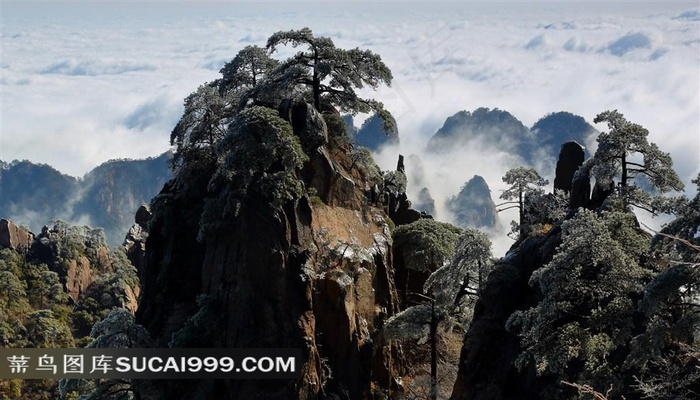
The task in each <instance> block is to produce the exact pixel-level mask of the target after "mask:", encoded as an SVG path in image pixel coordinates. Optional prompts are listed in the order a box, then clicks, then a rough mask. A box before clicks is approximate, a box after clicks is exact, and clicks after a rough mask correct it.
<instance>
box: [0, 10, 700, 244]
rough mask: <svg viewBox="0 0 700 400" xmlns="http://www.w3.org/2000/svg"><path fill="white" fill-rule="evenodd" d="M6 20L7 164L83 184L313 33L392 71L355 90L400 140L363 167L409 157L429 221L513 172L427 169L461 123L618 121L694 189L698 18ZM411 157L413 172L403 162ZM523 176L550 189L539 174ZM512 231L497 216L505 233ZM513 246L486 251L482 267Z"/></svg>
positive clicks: (161, 16)
mask: <svg viewBox="0 0 700 400" xmlns="http://www.w3.org/2000/svg"><path fill="white" fill-rule="evenodd" d="M3 14H4V15H3V19H2V37H1V40H2V51H3V57H2V62H1V64H0V68H1V71H2V78H1V79H0V87H1V88H2V126H1V129H2V131H1V134H0V140H1V145H0V159H2V160H3V161H10V160H13V159H28V160H30V161H33V162H37V163H46V164H49V165H52V166H53V167H55V168H57V169H58V170H59V171H61V172H64V173H68V174H70V175H73V176H82V175H83V174H85V173H86V172H87V171H89V170H90V169H92V168H94V167H95V166H97V165H99V164H100V163H102V162H104V161H106V160H108V159H114V158H127V157H128V158H145V157H149V156H157V155H159V154H162V153H163V152H164V151H166V150H168V149H169V143H168V139H169V135H170V131H171V130H172V128H173V127H174V125H175V124H176V122H177V120H178V119H179V117H180V115H181V113H182V109H183V106H182V102H183V99H184V98H185V97H186V96H187V95H188V94H189V93H191V92H192V91H194V90H195V89H196V88H197V87H198V86H199V85H200V84H202V83H204V82H205V81H211V80H213V79H216V78H217V77H218V76H219V72H218V71H219V69H220V68H221V67H222V66H223V64H224V63H225V62H227V61H229V60H230V59H231V58H233V56H234V55H235V54H236V53H237V52H238V51H239V50H240V49H242V48H243V47H245V46H246V45H249V44H257V45H260V46H264V45H265V41H266V39H267V37H268V36H269V35H270V34H272V33H273V32H276V31H279V30H287V29H299V28H301V27H304V26H308V27H310V28H311V29H312V30H313V31H314V33H315V34H316V35H318V36H328V37H330V38H332V39H333V41H334V42H335V44H336V45H337V46H338V47H342V48H354V47H360V48H362V49H369V50H371V51H373V52H375V53H377V54H380V55H381V57H382V60H383V61H384V62H385V63H386V64H387V65H388V66H389V67H390V68H391V70H392V73H393V76H394V81H393V83H392V86H391V87H389V88H387V87H381V88H380V89H379V90H378V91H376V92H372V91H363V94H364V95H366V96H368V97H374V98H376V99H377V100H379V101H382V102H383V103H384V104H385V106H386V108H387V109H388V110H389V111H391V112H392V114H393V115H394V117H395V118H396V120H397V124H398V128H399V135H400V144H399V145H398V146H390V147H387V148H384V149H383V150H382V151H380V152H379V153H377V154H375V160H376V161H377V162H378V163H379V165H380V166H381V167H382V169H393V168H394V166H395V165H396V160H397V158H398V155H399V154H403V155H404V156H406V157H407V160H409V163H407V165H406V169H407V173H408V175H409V182H412V181H413V182H414V183H415V184H414V185H410V184H409V188H408V193H409V198H411V199H413V198H415V197H416V196H417V194H418V191H419V190H420V189H421V186H422V185H425V186H427V187H428V188H429V189H430V192H431V194H432V196H433V198H434V199H435V200H436V207H437V214H438V216H439V217H440V218H441V219H445V220H450V219H451V218H452V217H451V216H450V213H449V212H448V211H447V210H446V209H445V201H446V200H448V199H449V198H451V197H452V196H454V195H455V194H457V193H458V192H459V190H460V188H461V187H462V186H463V185H464V184H465V182H466V181H467V180H469V179H470V178H471V177H472V176H474V175H481V176H483V177H484V178H485V179H486V181H487V183H488V184H489V186H490V188H491V191H492V197H493V198H494V200H496V201H497V198H498V195H499V194H500V191H501V190H503V189H504V188H505V186H504V185H503V183H502V182H501V177H502V176H503V175H504V173H505V171H507V170H508V169H509V168H512V167H515V166H518V165H519V164H520V163H522V160H521V159H519V158H518V157H517V155H514V154H513V152H512V151H511V150H509V148H508V143H492V142H484V141H482V140H471V141H467V142H465V143H463V144H462V145H461V146H460V147H459V148H458V149H456V150H455V151H451V152H449V153H447V154H441V155H436V154H431V153H428V152H426V150H425V149H426V146H427V143H428V141H429V139H430V138H431V137H432V136H433V134H435V132H436V131H437V130H438V129H440V128H441V127H442V125H443V124H444V122H445V120H446V118H448V117H449V116H452V115H454V114H455V113H457V112H458V111H460V110H466V111H473V110H476V109H477V108H479V107H487V108H490V109H496V108H497V109H500V110H506V111H508V112H509V113H510V114H512V115H513V116H514V117H515V118H517V119H518V120H519V121H521V122H522V124H523V125H524V126H526V127H531V126H532V125H533V124H534V123H535V122H537V121H538V120H539V119H540V118H542V117H544V116H545V115H547V114H549V113H552V112H557V111H568V112H571V113H573V114H576V115H580V116H582V117H584V118H585V119H586V121H588V122H589V123H591V124H592V120H593V118H594V117H595V115H596V114H598V113H600V112H602V111H605V110H609V109H618V110H619V111H620V112H622V113H623V114H625V117H626V118H627V119H628V120H630V121H632V122H636V123H638V124H641V125H642V126H644V127H645V128H647V129H648V130H649V131H650V141H652V142H655V143H657V144H658V145H659V147H660V148H661V149H662V150H663V151H666V152H669V153H671V156H672V157H673V160H674V166H675V169H676V171H677V172H678V174H679V175H680V177H681V179H682V180H683V182H684V183H685V184H686V187H687V188H688V189H689V193H692V192H693V190H694V185H692V184H690V180H691V179H693V178H694V177H696V176H697V174H698V172H700V99H699V93H700V90H699V88H700V78H699V75H700V34H699V32H700V17H699V15H700V13H699V9H698V5H697V3H692V2H691V3H634V4H629V3H627V4H624V3H596V4H583V3H537V4H534V3H533V4H530V3H464V4H462V3H444V4H440V6H433V5H431V4H429V3H382V4H377V5H372V6H370V5H369V4H366V3H343V4H340V3H324V4H316V3H275V4H269V3H262V4H250V3H246V4H241V3H237V4H236V3H226V4H223V3H203V4H197V3H168V4H162V3H161V4H158V3H150V4H145V5H141V4H136V3H132V4H124V3H110V4H68V5H67V4H60V3H47V4H42V7H33V6H32V5H23V4H16V3H13V4H7V5H3ZM294 51H295V50H294V49H291V48H288V49H281V51H280V53H279V54H278V56H279V58H283V57H286V56H288V55H290V54H292V53H293V52H294ZM363 117H366V116H358V118H357V119H356V122H355V123H356V124H361V123H362V119H363ZM596 128H597V129H599V130H603V129H605V126H596ZM588 139H589V140H588V141H587V143H585V145H586V147H587V151H588V153H589V154H591V153H592V152H593V151H594V150H595V145H596V143H595V137H594V136H591V137H589V138H588ZM411 156H414V157H413V158H412V157H411ZM415 156H417V157H415ZM551 156H552V157H555V156H556V155H551ZM417 158H419V159H420V166H419V165H417V164H418V163H414V164H411V163H410V160H412V159H413V160H415V159H417ZM535 166H536V167H537V168H538V171H539V172H540V174H541V175H542V176H544V177H546V178H548V179H549V180H550V182H551V181H552V180H553V175H554V168H553V161H552V159H550V158H548V157H547V156H546V155H542V157H540V162H536V163H535ZM510 219H515V215H510V214H508V213H506V214H505V215H502V216H501V225H502V229H506V227H507V226H508V222H509V221H510ZM645 221H646V217H645ZM650 223H651V222H650ZM658 223H659V222H656V223H655V224H656V226H658ZM651 224H652V226H654V223H651ZM502 234H503V232H498V233H496V234H495V236H499V235H500V236H502ZM508 240H509V239H508ZM508 245H509V243H508V242H506V241H502V242H498V243H496V244H495V246H496V249H495V254H499V253H500V254H502V252H503V251H504V250H505V249H506V248H507V246H508Z"/></svg>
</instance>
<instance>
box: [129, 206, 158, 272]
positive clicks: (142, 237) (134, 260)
mask: <svg viewBox="0 0 700 400" xmlns="http://www.w3.org/2000/svg"><path fill="white" fill-rule="evenodd" d="M151 218H153V214H152V213H151V209H150V207H148V205H146V204H142V205H141V207H139V209H138V210H137V211H136V215H135V217H134V225H132V226H131V228H130V229H129V232H128V233H127V234H126V237H125V238H124V243H122V246H123V247H124V249H125V250H126V256H127V258H128V259H129V261H131V264H132V265H133V266H134V267H135V268H136V270H137V271H140V270H141V269H143V264H144V262H145V259H146V239H148V226H149V224H150V222H151Z"/></svg>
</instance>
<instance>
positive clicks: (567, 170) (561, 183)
mask: <svg viewBox="0 0 700 400" xmlns="http://www.w3.org/2000/svg"><path fill="white" fill-rule="evenodd" d="M584 156H585V154H584V149H583V146H581V145H580V144H578V143H576V142H573V141H570V142H566V143H564V144H563V145H561V150H560V151H559V159H558V160H557V169H556V174H555V177H554V190H563V191H565V192H567V193H570V192H571V185H572V183H573V179H574V174H575V173H576V170H578V168H579V167H580V166H581V165H582V164H583V159H584Z"/></svg>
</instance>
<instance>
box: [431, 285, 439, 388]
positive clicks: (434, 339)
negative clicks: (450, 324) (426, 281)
mask: <svg viewBox="0 0 700 400" xmlns="http://www.w3.org/2000/svg"><path fill="white" fill-rule="evenodd" d="M431 297H432V296H431ZM430 310H431V313H430V399H431V400H437V398H438V384H437V325H438V320H437V315H435V299H434V298H432V299H430Z"/></svg>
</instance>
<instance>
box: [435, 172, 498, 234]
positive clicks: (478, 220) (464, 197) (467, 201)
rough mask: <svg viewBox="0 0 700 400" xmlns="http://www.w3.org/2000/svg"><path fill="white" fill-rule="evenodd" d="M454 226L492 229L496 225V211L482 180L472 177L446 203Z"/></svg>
mask: <svg viewBox="0 0 700 400" xmlns="http://www.w3.org/2000/svg"><path fill="white" fill-rule="evenodd" d="M447 208H448V209H449V210H450V212H452V214H453V215H454V220H455V224H456V225H458V226H461V227H465V228H466V227H473V228H493V227H494V226H496V224H497V223H498V211H496V205H495V203H494V202H493V200H492V199H491V189H489V185H488V184H487V183H486V181H485V180H484V178H482V177H481V176H479V175H474V177H472V179H470V180H469V181H468V182H467V183H466V184H465V185H464V186H462V190H460V192H459V194H458V195H457V196H454V197H453V198H452V199H450V200H449V201H448V203H447Z"/></svg>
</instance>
